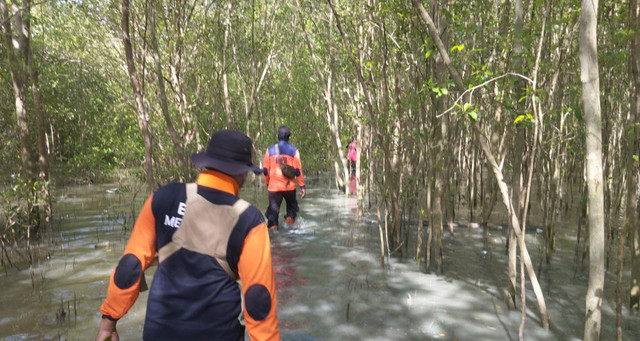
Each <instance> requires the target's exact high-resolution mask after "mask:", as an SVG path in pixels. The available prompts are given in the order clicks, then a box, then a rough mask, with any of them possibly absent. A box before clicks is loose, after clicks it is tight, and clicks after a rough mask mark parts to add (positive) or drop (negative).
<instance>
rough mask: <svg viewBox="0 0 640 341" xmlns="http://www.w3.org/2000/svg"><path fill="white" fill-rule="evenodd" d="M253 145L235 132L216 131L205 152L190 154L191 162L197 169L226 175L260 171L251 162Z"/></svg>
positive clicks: (242, 135) (245, 137)
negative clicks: (207, 169)
mask: <svg viewBox="0 0 640 341" xmlns="http://www.w3.org/2000/svg"><path fill="white" fill-rule="evenodd" d="M252 156H253V143H252V142H251V139H250V138H249V137H247V135H245V134H243V133H241V132H239V131H235V130H218V131H216V132H215V133H213V135H211V139H210V140H209V146H208V147H207V150H206V151H204V152H200V153H193V154H191V161H193V164H195V165H196V167H198V168H211V169H215V170H217V171H220V172H222V173H225V174H228V175H237V174H242V173H246V172H249V171H252V172H254V173H255V174H259V173H262V170H261V169H260V168H258V167H256V166H254V164H253V161H252Z"/></svg>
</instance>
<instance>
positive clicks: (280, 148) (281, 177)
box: [262, 125, 307, 229]
mask: <svg viewBox="0 0 640 341" xmlns="http://www.w3.org/2000/svg"><path fill="white" fill-rule="evenodd" d="M290 137H291V130H289V127H287V126H284V125H283V126H280V127H279V128H278V143H276V144H274V145H272V146H270V147H269V148H267V151H266V152H265V154H264V160H263V162H262V164H263V166H264V168H263V169H262V171H263V173H264V181H265V182H266V184H267V190H268V192H269V207H267V210H266V212H265V216H266V217H267V220H268V222H267V226H269V228H270V229H277V228H278V216H279V215H280V205H281V204H282V199H284V200H285V202H286V205H287V212H286V214H285V217H286V219H285V221H286V223H287V224H289V225H291V224H293V223H294V222H295V219H296V216H297V214H298V210H299V208H298V201H297V200H296V181H297V182H298V185H299V186H300V198H304V197H305V195H306V193H307V192H306V191H307V190H306V186H305V183H304V176H303V173H302V163H301V162H300V152H299V151H298V148H296V147H294V146H293V145H291V144H290V143H289V138H290Z"/></svg>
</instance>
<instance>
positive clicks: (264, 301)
mask: <svg viewBox="0 0 640 341" xmlns="http://www.w3.org/2000/svg"><path fill="white" fill-rule="evenodd" d="M244 299H245V301H244V304H245V307H246V308H247V313H248V314H249V316H251V318H253V319H254V320H256V321H262V320H264V319H265V318H266V317H267V315H269V311H271V294H269V290H267V288H265V286H264V285H261V284H254V285H252V286H251V287H250V288H249V289H248V290H247V292H246V293H245V295H244Z"/></svg>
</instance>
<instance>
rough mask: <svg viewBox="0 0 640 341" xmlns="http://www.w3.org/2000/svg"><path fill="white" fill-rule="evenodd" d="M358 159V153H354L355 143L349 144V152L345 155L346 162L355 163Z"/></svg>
mask: <svg viewBox="0 0 640 341" xmlns="http://www.w3.org/2000/svg"><path fill="white" fill-rule="evenodd" d="M357 159H358V152H357V151H356V142H355V141H353V142H351V143H349V152H348V153H347V160H349V161H356V160H357Z"/></svg>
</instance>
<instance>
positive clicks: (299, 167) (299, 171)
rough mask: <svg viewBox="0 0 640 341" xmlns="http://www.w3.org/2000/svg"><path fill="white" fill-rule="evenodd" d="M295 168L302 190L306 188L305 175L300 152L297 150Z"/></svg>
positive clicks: (294, 160)
mask: <svg viewBox="0 0 640 341" xmlns="http://www.w3.org/2000/svg"><path fill="white" fill-rule="evenodd" d="M293 168H295V169H296V180H298V185H300V188H305V184H304V175H303V174H302V162H300V151H297V150H296V155H295V156H294V157H293Z"/></svg>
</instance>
